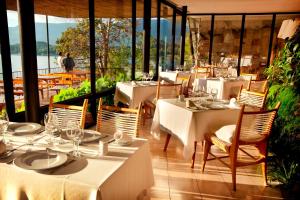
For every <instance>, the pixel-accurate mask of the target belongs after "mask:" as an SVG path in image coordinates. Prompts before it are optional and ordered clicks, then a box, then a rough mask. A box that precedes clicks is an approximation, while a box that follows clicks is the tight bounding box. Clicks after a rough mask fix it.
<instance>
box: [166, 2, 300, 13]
mask: <svg viewBox="0 0 300 200" xmlns="http://www.w3.org/2000/svg"><path fill="white" fill-rule="evenodd" d="M171 1H172V2H174V3H175V4H177V5H178V6H180V7H181V6H188V12H189V13H264V12H300V0H171Z"/></svg>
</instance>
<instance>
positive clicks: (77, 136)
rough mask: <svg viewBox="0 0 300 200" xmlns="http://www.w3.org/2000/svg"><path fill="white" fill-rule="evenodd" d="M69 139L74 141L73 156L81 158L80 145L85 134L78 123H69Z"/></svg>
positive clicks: (67, 132)
mask: <svg viewBox="0 0 300 200" xmlns="http://www.w3.org/2000/svg"><path fill="white" fill-rule="evenodd" d="M66 134H67V137H68V138H69V139H70V140H72V141H73V156H75V157H80V152H79V143H80V142H81V140H82V138H83V135H84V132H83V130H82V129H81V128H80V126H79V123H78V122H76V121H71V120H70V121H68V122H67V130H66Z"/></svg>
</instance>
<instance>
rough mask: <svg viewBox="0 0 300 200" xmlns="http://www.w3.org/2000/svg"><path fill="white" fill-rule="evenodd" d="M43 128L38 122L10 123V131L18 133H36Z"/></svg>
mask: <svg viewBox="0 0 300 200" xmlns="http://www.w3.org/2000/svg"><path fill="white" fill-rule="evenodd" d="M41 128H42V126H41V125H40V124H37V123H13V124H9V125H8V131H12V132H13V134H16V135H24V134H34V133H36V132H38V131H39V130H40V129H41Z"/></svg>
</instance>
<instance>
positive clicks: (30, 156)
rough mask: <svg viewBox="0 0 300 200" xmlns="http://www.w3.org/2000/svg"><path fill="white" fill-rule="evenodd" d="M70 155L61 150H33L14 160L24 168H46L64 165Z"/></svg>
mask: <svg viewBox="0 0 300 200" xmlns="http://www.w3.org/2000/svg"><path fill="white" fill-rule="evenodd" d="M67 160H68V156H67V155H66V154H64V153H60V152H54V153H52V152H50V153H48V152H47V151H45V150H42V151H31V152H27V153H24V154H22V155H20V156H19V157H17V158H16V159H15V160H14V164H15V165H16V166H18V167H21V168H23V169H29V170H45V169H51V168H54V167H58V166H61V165H63V164H64V163H65V162H66V161H67Z"/></svg>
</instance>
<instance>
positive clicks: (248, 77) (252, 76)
mask: <svg viewBox="0 0 300 200" xmlns="http://www.w3.org/2000/svg"><path fill="white" fill-rule="evenodd" d="M240 77H242V78H244V79H245V80H247V81H251V80H257V77H258V75H257V74H246V73H241V74H240Z"/></svg>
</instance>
